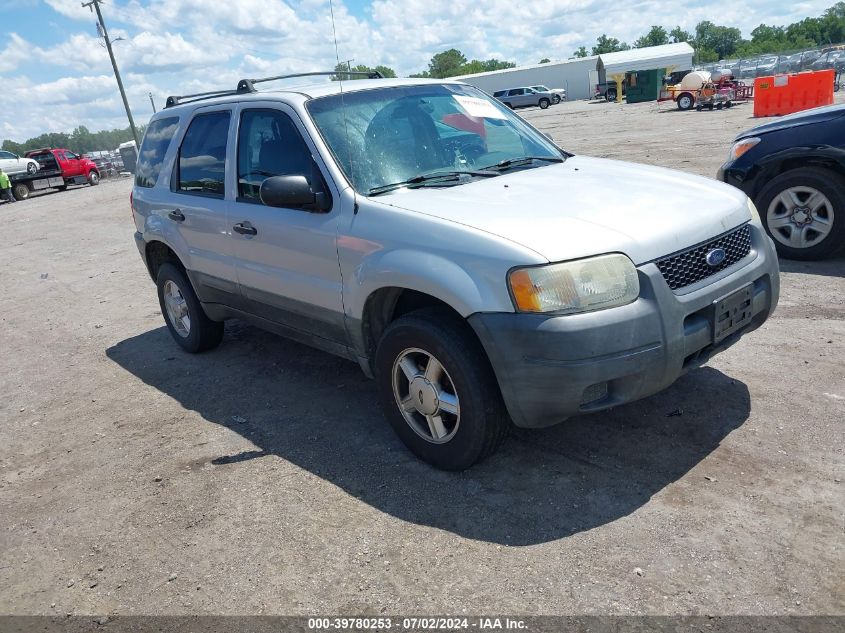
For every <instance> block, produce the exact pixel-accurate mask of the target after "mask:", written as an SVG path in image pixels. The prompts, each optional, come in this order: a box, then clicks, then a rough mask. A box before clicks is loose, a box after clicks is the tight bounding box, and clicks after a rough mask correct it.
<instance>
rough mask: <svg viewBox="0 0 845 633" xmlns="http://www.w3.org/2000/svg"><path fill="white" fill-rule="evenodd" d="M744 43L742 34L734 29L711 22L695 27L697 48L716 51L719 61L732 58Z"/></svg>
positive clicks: (706, 21)
mask: <svg viewBox="0 0 845 633" xmlns="http://www.w3.org/2000/svg"><path fill="white" fill-rule="evenodd" d="M741 41H742V32H741V31H740V30H739V29H737V28H734V27H728V26H717V25H715V24H713V23H712V22H710V21H709V20H704V21H703V22H699V23H698V24H697V25H696V26H695V45H696V46H695V47H696V48H706V49H709V50H711V51H715V52H716V55H718V57H717V60H718V59H724V58H726V57H730V56H731V55H733V53H734V52H735V51H736V48H737V46H739V44H740V42H741Z"/></svg>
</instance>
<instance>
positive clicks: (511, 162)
mask: <svg viewBox="0 0 845 633" xmlns="http://www.w3.org/2000/svg"><path fill="white" fill-rule="evenodd" d="M535 160H543V161H546V162H547V163H562V162H563V161H564V160H565V159H564V158H561V157H560V156H521V157H520V158H509V159H508V160H501V161H499V162H498V163H496V164H495V165H490V166H488V167H482V169H495V170H497V171H504V170H505V169H510V168H511V167H519V166H521V165H527V164H529V163H533V162H534V161H535Z"/></svg>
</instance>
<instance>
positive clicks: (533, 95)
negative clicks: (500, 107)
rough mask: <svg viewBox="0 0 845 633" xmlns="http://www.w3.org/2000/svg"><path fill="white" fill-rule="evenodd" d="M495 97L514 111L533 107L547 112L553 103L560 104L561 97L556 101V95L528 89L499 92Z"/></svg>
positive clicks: (494, 94)
mask: <svg viewBox="0 0 845 633" xmlns="http://www.w3.org/2000/svg"><path fill="white" fill-rule="evenodd" d="M493 96H494V97H496V98H497V99H498V100H499V101H501V102H502V103H504V104H505V105H506V106H508V107H509V108H511V109H512V110H515V109H516V108H528V107H531V106H539V107H541V108H543V109H544V110H545V109H546V108H548V107H549V106H550V105H551V104H552V103H560V96H558V98H557V101H555V95H553V94H552V93H551V92H540V91H538V90H535V89H534V88H528V87H525V88H511V89H510V90H497V91H496V92H494V93H493Z"/></svg>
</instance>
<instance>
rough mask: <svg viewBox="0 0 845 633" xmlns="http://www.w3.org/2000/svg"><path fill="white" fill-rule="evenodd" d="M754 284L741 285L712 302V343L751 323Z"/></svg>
mask: <svg viewBox="0 0 845 633" xmlns="http://www.w3.org/2000/svg"><path fill="white" fill-rule="evenodd" d="M753 303H754V284H748V285H747V286H743V287H742V288H740V289H739V290H736V291H734V292H732V293H731V294H729V295H728V296H726V297H722V298H721V299H717V300H716V301H714V302H713V307H714V314H713V343H714V344H715V343H718V342H720V341H722V340H724V339H725V338H727V337H728V336H730V335H731V334H733V333H734V332H736V331H738V330H741V329H742V328H744V327H745V326H746V325H748V324H749V323H751V318H752V317H753V314H752V307H753Z"/></svg>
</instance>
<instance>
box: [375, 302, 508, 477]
mask: <svg viewBox="0 0 845 633" xmlns="http://www.w3.org/2000/svg"><path fill="white" fill-rule="evenodd" d="M375 374H376V382H377V388H378V393H379V399H380V401H381V406H382V409H383V411H384V414H385V416H386V417H387V420H388V422H390V425H391V426H392V427H393V430H394V431H395V432H396V434H397V435H398V436H399V438H400V439H401V440H402V441H403V442H404V443H405V445H406V446H407V447H408V448H409V449H410V450H411V452H413V453H414V454H415V455H416V456H417V457H419V458H420V459H422V460H423V461H426V462H428V463H429V464H431V465H432V466H435V467H437V468H442V469H444V470H464V469H466V468H469V467H470V466H472V465H473V464H476V463H478V462H480V461H481V460H483V459H484V458H485V457H487V456H489V455H490V454H492V453H493V452H494V451H495V450H496V449H497V448H498V447H499V446H500V444H501V443H502V441H503V440H504V439H505V437H506V435H507V432H508V430H509V428H510V421H509V419H508V416H507V413H506V412H505V407H504V403H503V402H502V396H501V394H500V392H499V386H498V384H497V383H496V378H495V376H494V375H493V370H492V368H491V367H490V363H489V361H488V360H487V357H486V355H485V354H484V351H483V349H482V348H481V345H480V344H479V342H478V340H477V339H475V336H474V335H473V333H472V331H471V330H470V329H469V327H468V326H467V325H466V323H464V322H463V321H462V320H461V319H459V318H458V317H456V316H454V315H452V314H451V313H449V312H448V311H445V310H441V309H425V310H419V311H417V312H412V313H411V314H408V315H406V316H403V317H401V318H400V319H398V320H396V321H394V322H393V323H391V324H390V326H388V328H387V329H386V330H385V332H384V335H383V336H382V338H381V341H380V342H379V345H378V349H377V351H376V356H375Z"/></svg>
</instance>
